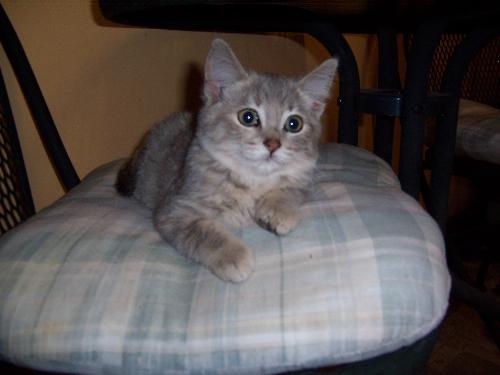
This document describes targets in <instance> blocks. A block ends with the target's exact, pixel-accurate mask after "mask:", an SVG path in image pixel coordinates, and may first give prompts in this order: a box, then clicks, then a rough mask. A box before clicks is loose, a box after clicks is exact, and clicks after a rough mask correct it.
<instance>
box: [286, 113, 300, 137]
mask: <svg viewBox="0 0 500 375" xmlns="http://www.w3.org/2000/svg"><path fill="white" fill-rule="evenodd" d="M303 126H304V121H302V117H300V116H299V115H291V116H289V117H288V118H287V119H286V122H285V130H286V131H287V132H290V133H298V132H300V131H301V130H302V127H303Z"/></svg>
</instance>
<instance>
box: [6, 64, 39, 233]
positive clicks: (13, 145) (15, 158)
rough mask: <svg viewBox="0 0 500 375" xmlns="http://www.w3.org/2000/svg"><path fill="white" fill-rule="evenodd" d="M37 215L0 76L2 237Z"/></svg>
mask: <svg viewBox="0 0 500 375" xmlns="http://www.w3.org/2000/svg"><path fill="white" fill-rule="evenodd" d="M34 212H35V209H34V207H33V199H32V196H31V189H30V186H29V182H28V178H27V175H26V168H25V166H24V160H23V155H22V152H21V147H20V145H19V139H18V136H17V131H16V126H15V123H14V118H13V116H12V112H11V109H10V105H9V99H8V97H7V91H6V90H5V84H4V81H3V77H2V74H1V72H0V235H2V234H4V233H5V232H7V231H8V230H10V229H12V228H14V227H15V226H16V225H18V224H19V223H21V222H22V221H24V220H25V219H27V218H28V217H30V216H31V215H33V214H34Z"/></svg>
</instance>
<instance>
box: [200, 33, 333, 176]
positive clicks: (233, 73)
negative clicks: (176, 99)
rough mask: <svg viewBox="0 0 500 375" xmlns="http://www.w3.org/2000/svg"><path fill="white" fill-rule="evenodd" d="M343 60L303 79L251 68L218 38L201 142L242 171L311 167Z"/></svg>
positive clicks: (208, 69) (208, 74) (208, 66)
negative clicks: (239, 59) (248, 68)
mask: <svg viewBox="0 0 500 375" xmlns="http://www.w3.org/2000/svg"><path fill="white" fill-rule="evenodd" d="M337 65H338V61H337V60H336V59H329V60H327V61H325V62H324V63H323V64H321V65H320V66H319V67H318V68H317V69H315V70H314V71H313V72H311V73H309V74H308V75H306V76H305V77H303V78H301V79H294V78H288V77H284V76H278V75H270V74H258V73H255V72H252V71H247V70H245V69H244V68H243V67H242V66H241V64H240V62H239V61H238V59H237V58H236V56H235V55H234V53H233V51H232V50H231V48H230V47H229V46H228V45H227V44H226V43H225V42H224V41H223V40H220V39H216V40H214V42H213V44H212V48H211V49H210V52H209V54H208V57H207V60H206V63H205V85H204V106H203V109H202V111H201V113H200V121H199V128H198V132H199V133H198V138H199V140H200V142H201V143H202V145H203V147H204V148H205V149H207V151H209V152H210V153H211V154H212V155H213V156H214V157H215V158H217V159H218V160H219V161H220V162H222V163H223V164H225V165H226V166H229V167H231V169H236V170H238V171H240V172H241V173H242V174H246V175H255V176H259V175H260V176H266V175H269V174H274V173H279V174H288V173H294V171H306V170H311V169H312V167H313V166H314V163H315V161H316V158H317V152H318V141H319V137H320V134H321V123H320V118H321V115H322V114H323V110H324V107H325V103H326V101H327V100H328V97H329V95H330V87H331V85H332V81H333V78H334V76H335V71H336V69H337Z"/></svg>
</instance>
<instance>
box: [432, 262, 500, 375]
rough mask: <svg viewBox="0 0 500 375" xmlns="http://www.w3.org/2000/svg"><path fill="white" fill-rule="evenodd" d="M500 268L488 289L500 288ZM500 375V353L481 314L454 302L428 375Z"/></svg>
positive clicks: (496, 268)
mask: <svg viewBox="0 0 500 375" xmlns="http://www.w3.org/2000/svg"><path fill="white" fill-rule="evenodd" d="M474 268H475V267H474ZM499 279H500V267H499V265H498V263H497V264H494V265H493V267H492V269H491V272H489V277H488V279H487V280H486V285H487V287H488V289H489V290H491V289H494V288H495V286H498V285H500V284H499ZM448 374H450V375H451V374H453V375H455V374H457V375H462V374H463V375H469V374H470V375H486V374H488V375H489V374H491V375H493V374H494V375H498V374H500V349H499V348H498V347H497V346H496V344H495V343H494V341H493V340H492V338H491V336H490V334H489V332H488V330H487V329H486V326H485V325H484V323H483V321H482V320H481V318H480V316H479V314H478V313H477V312H476V311H475V310H473V309H472V308H471V307H469V306H467V305H466V304H464V303H463V302H461V301H458V300H454V299H452V300H451V302H450V307H449V309H448V314H447V315H446V318H445V320H444V322H443V325H442V327H441V331H440V333H439V337H438V341H437V343H436V346H435V348H434V351H433V353H432V355H431V358H430V360H429V363H428V375H448Z"/></svg>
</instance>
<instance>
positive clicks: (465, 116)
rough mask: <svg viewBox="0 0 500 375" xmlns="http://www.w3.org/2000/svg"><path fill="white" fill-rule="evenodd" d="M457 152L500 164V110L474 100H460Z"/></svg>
mask: <svg viewBox="0 0 500 375" xmlns="http://www.w3.org/2000/svg"><path fill="white" fill-rule="evenodd" d="M456 152H457V154H458V155H460V156H467V157H470V158H472V159H475V160H480V161H485V162H489V163H493V164H498V165H500V110H499V109H497V108H494V107H490V106H488V105H486V104H482V103H478V102H474V101H472V100H465V99H462V100H460V107H459V116H458V126H457V139H456Z"/></svg>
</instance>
